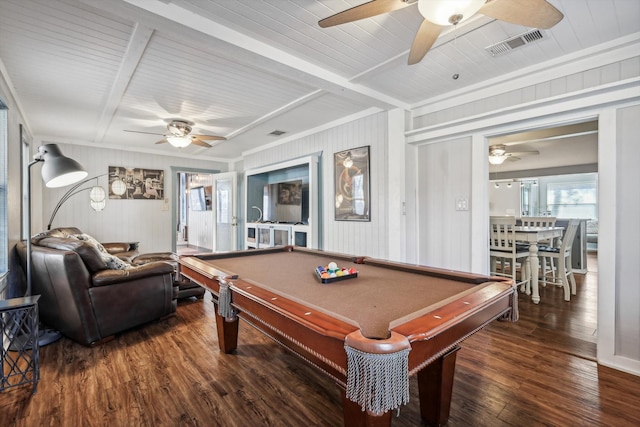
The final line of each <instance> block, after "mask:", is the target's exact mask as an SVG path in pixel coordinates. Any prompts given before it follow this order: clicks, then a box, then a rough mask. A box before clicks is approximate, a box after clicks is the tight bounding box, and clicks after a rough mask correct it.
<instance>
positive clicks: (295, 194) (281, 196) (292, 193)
mask: <svg viewBox="0 0 640 427" xmlns="http://www.w3.org/2000/svg"><path fill="white" fill-rule="evenodd" d="M278 204H279V205H300V204H302V181H293V182H281V183H279V184H278Z"/></svg>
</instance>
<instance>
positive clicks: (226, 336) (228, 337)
mask: <svg viewBox="0 0 640 427" xmlns="http://www.w3.org/2000/svg"><path fill="white" fill-rule="evenodd" d="M213 305H214V309H215V311H216V329H217V331H218V347H220V351H221V352H223V353H231V352H232V351H233V350H235V349H236V348H237V347H238V316H234V317H232V318H228V317H222V316H220V315H219V314H218V304H217V303H215V302H214V303H213Z"/></svg>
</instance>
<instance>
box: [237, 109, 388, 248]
mask: <svg viewBox="0 0 640 427" xmlns="http://www.w3.org/2000/svg"><path fill="white" fill-rule="evenodd" d="M387 124H388V123H387V113H384V112H383V113H376V114H372V115H370V116H367V117H364V118H360V119H357V120H355V121H352V122H349V123H345V124H342V125H339V126H336V127H334V128H331V129H328V130H324V131H320V132H318V133H316V134H313V135H310V136H307V137H304V138H300V139H296V140H294V141H289V142H287V143H286V144H281V145H278V146H276V147H273V148H270V149H268V150H264V151H260V152H259V153H255V154H251V155H247V156H245V163H244V166H245V168H246V170H251V169H255V168H258V167H262V166H266V165H271V164H277V163H278V162H282V161H286V160H290V159H295V158H298V157H303V156H306V155H309V154H313V153H317V152H322V156H321V158H320V163H319V174H320V182H321V188H320V191H319V194H320V217H321V218H320V224H322V231H321V233H322V239H321V241H322V249H324V250H327V251H334V252H344V253H348V254H358V255H366V256H372V257H379V258H387V257H388V249H387V248H388V239H389V236H388V233H387V217H388V205H387V200H388V197H387V196H388V191H389V189H388V188H387V187H388V186H387V177H386V159H387V154H388V151H387ZM365 145H368V146H369V147H370V152H369V155H370V162H371V163H370V170H371V174H370V175H371V203H370V205H371V221H369V222H357V221H336V220H335V219H334V203H333V199H334V178H333V175H334V172H333V154H334V153H336V152H339V151H343V150H348V149H350V148H357V147H362V146H365Z"/></svg>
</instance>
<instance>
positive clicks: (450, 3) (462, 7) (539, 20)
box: [318, 0, 564, 65]
mask: <svg viewBox="0 0 640 427" xmlns="http://www.w3.org/2000/svg"><path fill="white" fill-rule="evenodd" d="M416 3H417V4H418V10H419V11H420V14H421V15H422V16H423V17H424V20H423V21H422V24H421V25H420V28H418V32H417V34H416V35H415V38H414V39H413V44H412V45H411V50H410V52H409V61H408V62H409V65H413V64H417V63H418V62H420V61H421V60H422V58H424V56H425V55H426V54H427V52H428V51H429V49H431V46H433V44H434V43H435V41H436V40H437V39H438V36H440V33H441V32H442V30H443V28H444V27H446V26H448V25H457V24H459V23H460V22H462V21H464V20H466V19H468V18H470V17H472V16H473V15H475V14H476V13H481V14H483V15H486V16H488V17H490V18H494V19H498V20H500V21H505V22H509V23H512V24H517V25H523V26H525V27H532V28H545V29H546V28H551V27H553V26H554V25H556V24H557V23H558V22H560V21H561V20H562V18H563V17H564V15H563V14H562V12H560V11H559V10H558V9H556V8H555V7H553V5H551V4H549V3H548V2H547V1H546V0H372V1H369V2H367V3H364V4H361V5H359V6H355V7H352V8H351V9H347V10H345V11H342V12H340V13H336V14H335V15H332V16H329V17H328V18H325V19H322V20H320V21H319V22H318V25H320V26H321V27H322V28H326V27H332V26H334V25H340V24H345V23H347V22H353V21H357V20H360V19H364V18H371V17H373V16H377V15H381V14H383V13H388V12H393V11H394V10H398V9H402V8H405V7H407V6H411V5H413V4H416Z"/></svg>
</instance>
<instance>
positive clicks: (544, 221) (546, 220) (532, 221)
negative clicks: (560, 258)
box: [520, 216, 556, 281]
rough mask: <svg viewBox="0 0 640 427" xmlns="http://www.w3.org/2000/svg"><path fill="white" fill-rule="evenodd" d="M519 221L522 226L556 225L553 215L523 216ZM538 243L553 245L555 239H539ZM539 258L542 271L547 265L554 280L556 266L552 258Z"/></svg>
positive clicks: (554, 244)
mask: <svg viewBox="0 0 640 427" xmlns="http://www.w3.org/2000/svg"><path fill="white" fill-rule="evenodd" d="M520 222H521V223H522V225H523V226H524V227H555V225H556V217H555V216H523V217H522V218H521V219H520ZM538 244H539V245H546V246H550V247H555V246H556V242H555V239H551V240H549V241H541V242H538ZM538 258H539V259H540V267H541V268H542V267H544V268H542V270H543V271H546V267H547V265H548V266H549V269H550V271H551V275H552V277H553V280H554V281H555V280H556V266H555V262H554V259H553V258H550V257H545V256H540V255H539V256H538Z"/></svg>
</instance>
